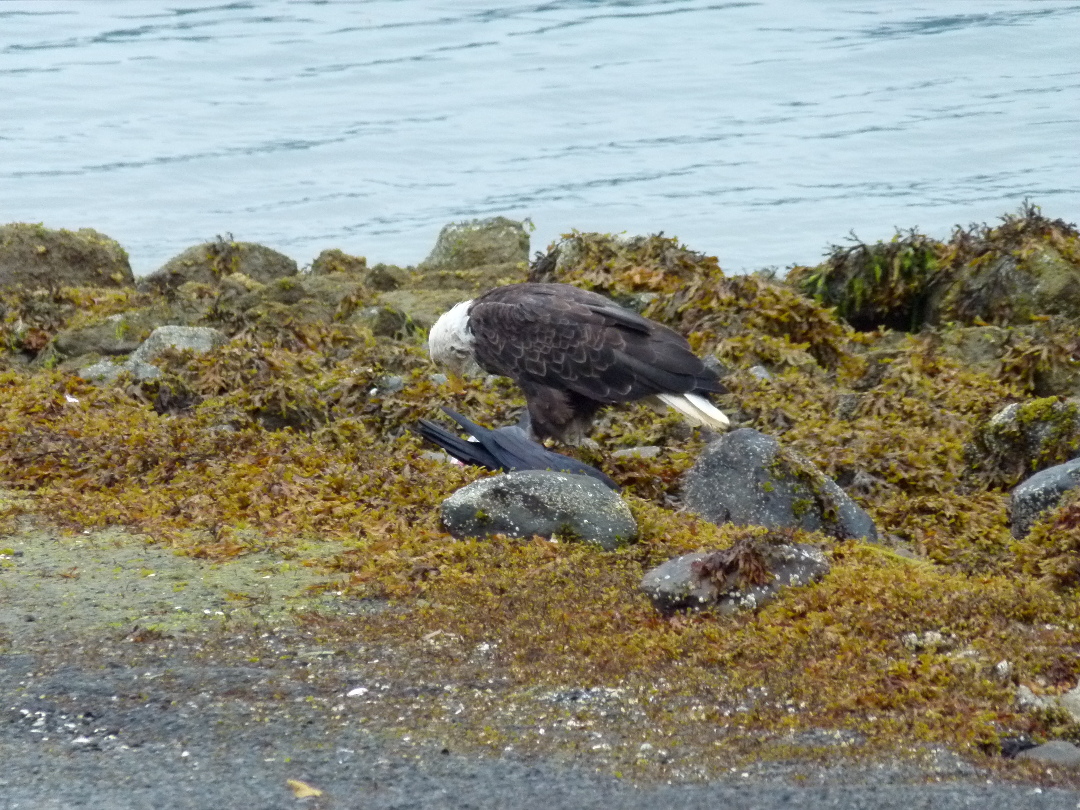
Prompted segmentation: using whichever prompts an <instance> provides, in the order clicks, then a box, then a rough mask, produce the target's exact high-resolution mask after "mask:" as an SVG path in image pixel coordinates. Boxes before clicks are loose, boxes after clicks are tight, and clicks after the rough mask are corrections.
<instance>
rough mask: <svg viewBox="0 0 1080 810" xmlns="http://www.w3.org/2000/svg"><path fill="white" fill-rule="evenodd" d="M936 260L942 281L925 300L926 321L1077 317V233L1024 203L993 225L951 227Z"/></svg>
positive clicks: (1079, 251)
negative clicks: (945, 268) (944, 275)
mask: <svg viewBox="0 0 1080 810" xmlns="http://www.w3.org/2000/svg"><path fill="white" fill-rule="evenodd" d="M944 261H947V262H951V265H952V268H953V269H952V272H951V278H950V280H949V283H948V284H945V285H941V286H940V287H939V288H938V289H936V290H935V291H934V294H933V295H932V296H931V299H930V300H929V302H928V304H927V321H928V322H930V323H935V324H937V323H945V322H957V323H964V324H980V323H992V324H998V325H1008V324H1018V325H1019V324H1027V323H1030V322H1031V321H1032V319H1037V318H1041V317H1045V316H1050V315H1062V316H1065V317H1069V318H1077V317H1080V232H1078V231H1077V229H1076V226H1075V225H1072V224H1070V223H1067V222H1064V221H1062V220H1060V219H1058V220H1051V219H1049V218H1047V217H1044V216H1043V215H1042V213H1041V212H1040V210H1039V209H1038V207H1037V206H1033V205H1024V206H1023V207H1022V208H1021V209H1020V211H1019V212H1018V213H1016V214H1007V215H1006V216H1004V217H1002V224H1001V225H998V226H996V227H993V228H991V227H988V226H982V227H972V228H970V229H967V230H962V229H957V231H956V232H955V233H954V235H953V238H952V240H951V241H950V243H949V245H948V249H947V251H946V255H945V256H944Z"/></svg>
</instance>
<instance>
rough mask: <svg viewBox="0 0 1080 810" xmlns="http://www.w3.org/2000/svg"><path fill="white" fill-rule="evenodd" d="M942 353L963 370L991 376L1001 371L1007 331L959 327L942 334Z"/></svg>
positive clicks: (996, 375)
mask: <svg viewBox="0 0 1080 810" xmlns="http://www.w3.org/2000/svg"><path fill="white" fill-rule="evenodd" d="M940 334H941V351H942V353H944V354H945V355H946V356H947V357H951V358H953V359H954V360H958V361H959V362H960V363H963V365H964V367H965V368H968V369H971V370H972V371H978V372H981V373H983V374H987V375H989V376H991V377H998V376H1000V375H1001V372H1002V357H1003V355H1004V354H1005V351H1006V348H1007V344H1008V341H1009V330H1007V329H1004V328H1002V327H999V326H960V327H954V328H949V329H943V330H942V331H941V333H940Z"/></svg>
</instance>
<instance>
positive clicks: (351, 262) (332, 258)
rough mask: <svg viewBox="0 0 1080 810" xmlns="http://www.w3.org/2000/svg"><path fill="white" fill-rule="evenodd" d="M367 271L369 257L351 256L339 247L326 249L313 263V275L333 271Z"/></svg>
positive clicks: (326, 273) (323, 274)
mask: <svg viewBox="0 0 1080 810" xmlns="http://www.w3.org/2000/svg"><path fill="white" fill-rule="evenodd" d="M365 271H367V258H366V257H364V256H350V255H349V254H348V253H346V252H345V251H343V250H339V249H338V248H330V249H329V250H324V251H323V252H322V253H320V254H319V255H318V256H316V257H315V260H314V261H313V262H312V263H311V274H312V275H313V276H328V275H330V274H331V273H363V272H365Z"/></svg>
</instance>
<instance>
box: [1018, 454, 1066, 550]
mask: <svg viewBox="0 0 1080 810" xmlns="http://www.w3.org/2000/svg"><path fill="white" fill-rule="evenodd" d="M1078 484H1080V458H1075V459H1073V460H1072V461H1066V462H1065V463H1064V464H1058V465H1057V466H1054V467H1050V468H1048V469H1045V470H1043V471H1042V472H1037V473H1035V475H1033V476H1031V478H1029V479H1027V480H1026V481H1024V482H1023V483H1022V484H1020V485H1019V486H1018V487H1016V488H1015V489H1014V490H1013V491H1012V494H1011V495H1010V496H1009V513H1010V515H1011V516H1012V535H1013V537H1015V538H1016V539H1017V540H1019V539H1021V538H1022V537H1026V536H1027V533H1028V532H1030V531H1031V527H1032V526H1034V525H1035V521H1037V520H1038V519H1039V516H1040V515H1041V514H1042V513H1043V512H1045V511H1046V510H1048V509H1053V508H1054V507H1055V506H1057V504H1058V502H1059V501H1060V500H1061V498H1062V496H1063V495H1064V494H1065V493H1066V492H1068V491H1069V490H1070V489H1073V488H1074V487H1076V486H1077V485H1078Z"/></svg>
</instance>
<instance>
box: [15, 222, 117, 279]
mask: <svg viewBox="0 0 1080 810" xmlns="http://www.w3.org/2000/svg"><path fill="white" fill-rule="evenodd" d="M134 283H135V277H134V275H133V274H132V272H131V264H130V263H129V262H128V255H127V251H125V250H124V249H123V248H122V247H120V245H119V244H118V243H117V242H116V241H114V240H112V239H110V238H109V237H107V236H105V235H104V234H102V233H98V232H97V231H95V230H94V229H93V228H81V229H79V230H78V231H68V230H53V229H51V228H46V227H44V226H42V225H31V224H28V223H24V222H14V223H11V224H9V225H0V289H2V288H5V287H27V288H60V287H131V286H133V285H134Z"/></svg>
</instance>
